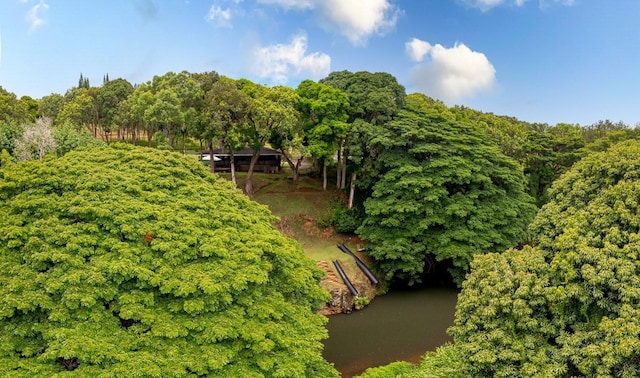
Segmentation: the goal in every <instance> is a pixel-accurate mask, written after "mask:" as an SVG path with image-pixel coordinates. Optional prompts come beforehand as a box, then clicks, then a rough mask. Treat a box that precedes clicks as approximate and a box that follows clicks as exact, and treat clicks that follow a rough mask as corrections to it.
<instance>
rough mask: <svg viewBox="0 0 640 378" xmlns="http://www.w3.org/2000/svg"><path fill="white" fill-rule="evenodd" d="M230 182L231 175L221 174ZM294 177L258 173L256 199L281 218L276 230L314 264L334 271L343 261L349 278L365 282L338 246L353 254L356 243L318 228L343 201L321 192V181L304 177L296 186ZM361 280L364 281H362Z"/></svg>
mask: <svg viewBox="0 0 640 378" xmlns="http://www.w3.org/2000/svg"><path fill="white" fill-rule="evenodd" d="M222 176H223V177H226V178H227V179H230V178H231V177H230V174H226V173H225V174H222ZM290 177H291V174H290V173H287V172H283V173H278V174H274V173H259V172H257V173H255V174H254V182H253V186H254V188H255V195H254V199H255V200H256V201H257V202H260V203H262V204H265V205H267V206H268V207H269V209H270V210H271V212H272V213H273V214H275V215H276V216H278V217H279V218H280V221H279V222H278V224H277V227H278V228H279V229H280V230H281V231H282V232H283V233H284V234H285V235H287V236H289V237H291V238H294V239H296V240H297V241H298V242H299V243H300V245H301V246H302V249H303V251H304V252H305V254H306V255H307V256H308V257H310V258H311V259H313V260H315V261H326V262H327V263H328V265H329V267H330V268H331V269H333V264H332V263H331V261H332V260H340V263H341V264H342V266H343V267H344V269H345V272H346V273H347V275H348V276H349V277H356V279H366V277H364V275H362V273H361V272H360V270H359V269H358V268H357V266H356V265H355V263H354V262H353V259H352V258H351V257H349V256H347V255H345V254H344V253H342V252H341V251H340V250H339V249H338V248H337V245H338V244H341V243H344V244H345V245H346V246H347V247H348V248H349V249H351V250H352V251H354V252H355V251H356V250H357V239H352V238H351V237H350V236H348V235H342V234H338V233H336V232H335V231H334V230H333V229H332V228H331V227H328V228H319V227H318V226H317V222H318V220H322V219H326V217H328V215H329V210H330V208H331V204H332V203H333V202H334V201H335V200H336V199H337V198H339V197H340V192H339V191H338V190H336V189H334V188H328V189H327V190H326V191H325V190H323V189H322V181H321V180H319V179H317V178H314V177H310V176H307V175H302V176H300V178H299V179H298V182H297V183H296V182H293V181H292V180H291V179H290ZM245 178H246V173H245V172H239V173H238V176H237V179H238V187H239V188H242V187H244V180H245ZM360 276H362V277H360Z"/></svg>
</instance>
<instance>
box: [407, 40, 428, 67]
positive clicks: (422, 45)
mask: <svg viewBox="0 0 640 378" xmlns="http://www.w3.org/2000/svg"><path fill="white" fill-rule="evenodd" d="M404 47H405V49H406V50H407V54H409V57H411V60H413V61H414V62H422V60H423V59H424V56H425V55H427V53H428V52H429V50H431V47H432V46H431V44H430V43H429V42H425V41H422V40H420V39H418V38H414V39H412V40H411V41H409V42H407V43H405V44H404Z"/></svg>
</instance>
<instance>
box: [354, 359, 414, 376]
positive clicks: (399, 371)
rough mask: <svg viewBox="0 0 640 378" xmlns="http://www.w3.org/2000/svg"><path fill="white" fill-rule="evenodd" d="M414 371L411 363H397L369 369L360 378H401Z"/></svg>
mask: <svg viewBox="0 0 640 378" xmlns="http://www.w3.org/2000/svg"><path fill="white" fill-rule="evenodd" d="M413 369H414V366H413V365H412V364H410V363H409V362H405V361H396V362H392V363H390V364H388V365H384V366H380V367H374V368H369V369H367V370H365V371H364V373H362V374H361V375H359V376H358V377H359V378H400V377H405V376H406V375H407V374H408V373H410V372H411V371H412V370H413Z"/></svg>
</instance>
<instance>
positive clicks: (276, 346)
mask: <svg viewBox="0 0 640 378" xmlns="http://www.w3.org/2000/svg"><path fill="white" fill-rule="evenodd" d="M273 221H274V217H273V216H272V215H271V214H270V213H269V211H268V210H267V208H266V207H264V206H262V205H259V204H257V203H255V202H252V201H250V200H249V199H248V198H246V197H245V196H243V195H242V194H241V193H240V192H238V191H237V190H235V189H234V188H233V187H232V185H231V184H230V183H228V182H227V181H225V180H223V179H221V178H219V177H217V176H215V175H210V174H209V173H208V172H207V170H206V169H205V168H204V167H202V165H201V164H199V163H198V162H197V160H195V159H191V158H188V157H182V156H180V155H177V154H175V153H171V152H166V151H159V150H153V149H147V148H140V147H133V146H130V145H121V144H116V145H112V146H106V147H100V148H94V149H87V150H83V151H72V152H70V153H68V154H66V155H64V156H63V157H60V158H53V159H46V160H45V162H40V161H29V162H23V163H18V164H9V165H6V166H3V167H2V168H0V375H2V376H5V377H7V376H13V377H27V376H28V377H44V376H54V375H57V374H61V376H83V377H85V376H140V377H143V376H144V377H186V376H216V377H261V376H268V377H294V376H297V377H336V376H337V375H338V374H337V372H336V371H335V370H334V369H333V367H332V366H331V365H330V364H329V363H327V362H326V361H325V360H324V359H323V358H322V356H321V349H322V344H321V343H320V340H321V339H322V338H324V337H326V329H324V327H323V325H324V323H325V322H326V320H325V318H324V317H323V316H321V315H317V314H316V313H314V310H315V309H316V308H317V307H316V306H317V305H318V304H319V302H322V301H323V300H324V299H325V296H326V294H325V293H324V291H323V290H322V289H321V288H320V286H319V285H318V280H319V276H320V274H321V273H320V272H319V271H318V270H317V268H315V266H314V264H313V262H312V261H311V260H309V259H307V258H305V257H304V255H303V253H302V251H301V249H300V247H299V245H297V244H296V243H295V242H294V241H292V240H291V239H288V238H286V237H285V236H283V235H282V234H280V233H279V232H278V231H277V230H276V229H275V228H274V227H273V224H272V222H273Z"/></svg>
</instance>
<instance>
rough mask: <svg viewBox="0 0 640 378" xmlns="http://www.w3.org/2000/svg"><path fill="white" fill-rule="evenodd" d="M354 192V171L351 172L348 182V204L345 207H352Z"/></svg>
mask: <svg viewBox="0 0 640 378" xmlns="http://www.w3.org/2000/svg"><path fill="white" fill-rule="evenodd" d="M355 192H356V173H355V172H352V173H351V183H350V184H349V206H348V207H347V208H349V209H351V208H352V207H353V197H354V195H355Z"/></svg>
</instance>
